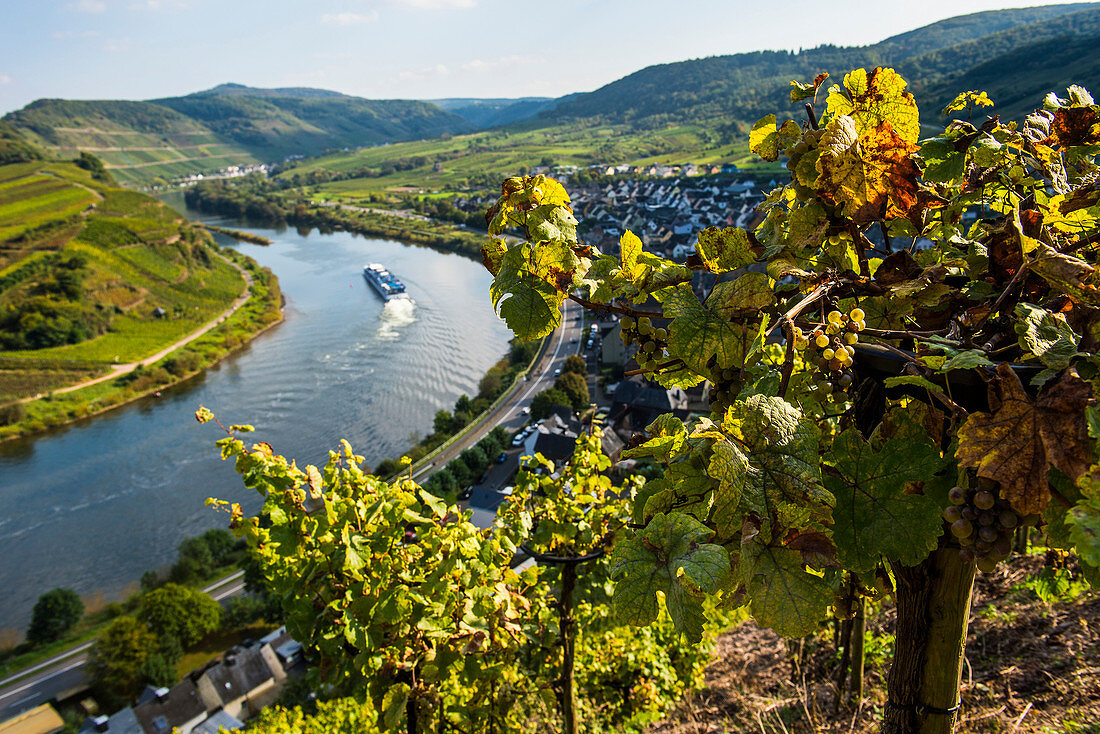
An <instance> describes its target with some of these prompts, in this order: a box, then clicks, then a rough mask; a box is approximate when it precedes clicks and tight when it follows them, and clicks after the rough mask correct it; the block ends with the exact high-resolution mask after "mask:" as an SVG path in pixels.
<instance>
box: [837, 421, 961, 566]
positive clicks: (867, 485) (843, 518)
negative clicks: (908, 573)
mask: <svg viewBox="0 0 1100 734" xmlns="http://www.w3.org/2000/svg"><path fill="white" fill-rule="evenodd" d="M825 462H826V463H827V464H830V465H831V466H832V467H833V471H827V472H826V473H825V487H826V488H827V489H828V490H829V491H831V492H832V493H833V495H834V496H835V497H836V509H835V510H833V521H834V525H833V539H834V540H835V541H836V547H837V558H838V560H840V562H841V564H843V565H844V567H845V568H848V569H851V570H854V571H870V570H871V569H872V568H874V567H875V566H876V565H878V563H879V562H880V561H881V559H882V558H883V557H884V556H885V557H886V558H889V559H891V560H897V561H901V562H902V563H903V564H905V565H907V566H912V565H914V564H916V563H919V562H920V561H921V560H922V559H924V557H925V556H927V555H928V554H929V552H931V551H933V550H935V548H936V542H937V541H938V539H939V537H940V534H941V532H942V529H943V528H942V520H941V519H940V513H939V512H938V507H937V503H936V500H935V499H934V498H932V497H926V496H924V495H921V494H907V493H906V491H905V489H906V484H907V483H909V482H918V481H921V480H924V479H927V478H928V477H931V476H932V475H933V474H935V473H936V471H937V470H938V469H939V468H940V465H941V464H942V460H941V458H940V455H939V452H938V451H937V450H936V449H935V448H934V447H933V446H931V445H930V444H929V443H928V442H927V441H923V440H920V437H918V436H914V435H904V436H902V435H898V436H894V437H893V438H890V439H889V440H888V441H886V442H885V443H884V444H883V445H882V446H881V447H880V448H878V449H875V448H872V447H871V446H870V445H869V444H868V443H867V442H866V441H864V440H863V437H862V436H860V434H859V431H857V430H856V429H854V428H849V429H848V430H846V431H844V432H843V433H841V434H840V435H839V436H837V437H836V438H835V439H834V440H833V446H832V448H831V450H830V451H829V453H828V454H826V455H825Z"/></svg>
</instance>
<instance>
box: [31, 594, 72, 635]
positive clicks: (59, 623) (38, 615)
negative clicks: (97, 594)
mask: <svg viewBox="0 0 1100 734" xmlns="http://www.w3.org/2000/svg"><path fill="white" fill-rule="evenodd" d="M83 616H84V602H82V601H80V597H79V596H77V593H76V592H75V591H73V590H72V589H53V590H52V591H47V592H46V593H45V594H43V595H42V596H40V597H38V601H37V602H35V605H34V610H33V611H32V612H31V625H30V627H29V628H28V629H27V640H28V641H29V642H31V643H33V644H35V645H44V644H46V643H47V642H53V641H54V640H58V639H60V638H61V637H63V636H64V635H65V633H66V632H68V631H69V630H70V629H72V627H73V625H74V624H76V623H77V622H79V621H80V618H81V617H83Z"/></svg>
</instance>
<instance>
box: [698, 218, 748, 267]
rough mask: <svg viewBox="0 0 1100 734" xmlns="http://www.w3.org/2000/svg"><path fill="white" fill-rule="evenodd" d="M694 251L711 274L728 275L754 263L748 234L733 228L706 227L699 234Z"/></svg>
mask: <svg viewBox="0 0 1100 734" xmlns="http://www.w3.org/2000/svg"><path fill="white" fill-rule="evenodd" d="M695 251H696V252H697V253H698V254H699V259H700V260H702V261H703V265H704V266H705V267H706V269H707V270H709V271H711V272H712V273H728V272H729V271H731V270H737V269H738V268H743V267H745V266H746V265H750V264H752V263H754V262H756V255H755V254H754V253H753V251H752V242H751V241H750V240H749V235H748V232H746V231H745V230H743V229H736V228H734V227H726V228H725V229H718V228H717V227H707V228H706V229H704V230H703V231H702V232H700V233H699V241H698V242H697V243H696V244H695Z"/></svg>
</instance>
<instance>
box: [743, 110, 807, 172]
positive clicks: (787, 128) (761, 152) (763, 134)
mask: <svg viewBox="0 0 1100 734" xmlns="http://www.w3.org/2000/svg"><path fill="white" fill-rule="evenodd" d="M800 137H802V129H801V128H799V127H798V123H796V122H795V121H794V120H786V121H784V123H783V125H782V126H781V127H779V128H776V126H775V115H765V116H764V117H761V118H760V119H759V120H757V121H756V124H755V125H753V126H752V132H750V133H749V150H751V151H752V152H753V153H756V154H757V155H758V156H760V157H761V158H763V159H764V160H766V161H774V160H777V159H778V158H779V152H780V151H781V150H783V149H785V148H787V147H788V146H790V145H791V144H792V143H793V142H795V141H796V140H798V139H799V138H800Z"/></svg>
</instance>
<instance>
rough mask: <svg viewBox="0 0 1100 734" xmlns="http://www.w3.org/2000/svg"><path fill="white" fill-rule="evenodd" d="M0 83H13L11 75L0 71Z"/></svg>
mask: <svg viewBox="0 0 1100 734" xmlns="http://www.w3.org/2000/svg"><path fill="white" fill-rule="evenodd" d="M0 84H11V77H10V76H8V75H7V74H4V73H3V72H0Z"/></svg>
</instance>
